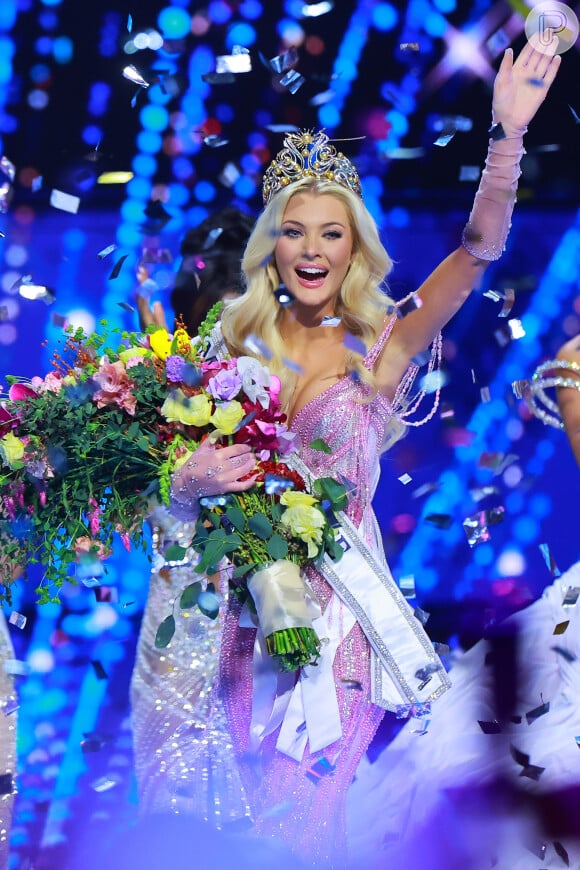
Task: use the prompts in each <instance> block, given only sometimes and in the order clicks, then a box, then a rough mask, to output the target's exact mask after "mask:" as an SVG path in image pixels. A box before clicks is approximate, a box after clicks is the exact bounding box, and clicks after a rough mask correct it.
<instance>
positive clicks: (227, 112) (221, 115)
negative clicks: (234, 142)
mask: <svg viewBox="0 0 580 870" xmlns="http://www.w3.org/2000/svg"><path fill="white" fill-rule="evenodd" d="M214 114H215V116H216V118H217V119H218V121H221V123H222V124H229V123H230V121H233V120H234V118H235V117H236V113H235V111H234V107H233V106H230V104H229V103H220V104H219V105H218V106H216V107H215V111H214Z"/></svg>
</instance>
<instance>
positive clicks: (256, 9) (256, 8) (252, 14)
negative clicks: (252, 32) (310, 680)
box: [239, 0, 263, 21]
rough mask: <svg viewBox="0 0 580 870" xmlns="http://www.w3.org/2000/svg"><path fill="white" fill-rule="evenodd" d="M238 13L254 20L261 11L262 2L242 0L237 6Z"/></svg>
mask: <svg viewBox="0 0 580 870" xmlns="http://www.w3.org/2000/svg"><path fill="white" fill-rule="evenodd" d="M239 11H240V15H243V16H244V18H249V19H250V21H255V20H256V19H257V18H259V17H260V16H261V14H262V12H263V8H262V4H261V3H260V2H258V0H243V2H242V3H241V4H240V7H239Z"/></svg>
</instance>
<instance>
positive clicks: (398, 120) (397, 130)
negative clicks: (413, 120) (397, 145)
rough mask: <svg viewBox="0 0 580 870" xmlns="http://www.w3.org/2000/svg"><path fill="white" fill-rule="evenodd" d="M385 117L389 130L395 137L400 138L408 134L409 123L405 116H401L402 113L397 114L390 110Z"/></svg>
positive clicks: (397, 112) (395, 111) (395, 110)
mask: <svg viewBox="0 0 580 870" xmlns="http://www.w3.org/2000/svg"><path fill="white" fill-rule="evenodd" d="M385 117H386V119H387V121H388V122H389V123H390V125H391V129H392V131H393V133H394V134H395V136H398V137H399V138H400V137H401V136H404V135H405V133H407V132H408V130H409V121H408V120H407V116H406V115H403V113H402V112H399V111H398V110H397V109H390V110H389V111H388V112H387V113H386V115H385Z"/></svg>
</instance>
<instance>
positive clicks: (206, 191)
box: [193, 181, 215, 202]
mask: <svg viewBox="0 0 580 870" xmlns="http://www.w3.org/2000/svg"><path fill="white" fill-rule="evenodd" d="M193 195H194V196H195V198H196V199H198V200H199V201H200V202H211V201H212V199H213V198H214V197H215V187H214V186H213V184H211V183H210V182H209V181H198V183H197V184H196V185H195V187H194V188H193Z"/></svg>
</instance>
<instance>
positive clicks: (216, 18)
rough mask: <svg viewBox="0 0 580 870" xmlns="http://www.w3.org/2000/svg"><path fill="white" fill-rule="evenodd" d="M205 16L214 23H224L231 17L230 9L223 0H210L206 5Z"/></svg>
mask: <svg viewBox="0 0 580 870" xmlns="http://www.w3.org/2000/svg"><path fill="white" fill-rule="evenodd" d="M207 16H208V18H209V20H210V21H213V23H214V24H225V23H226V21H229V20H230V18H231V17H232V10H231V7H230V6H229V5H228V4H227V3H225V2H224V0H212V2H211V3H209V4H208V7H207Z"/></svg>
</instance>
